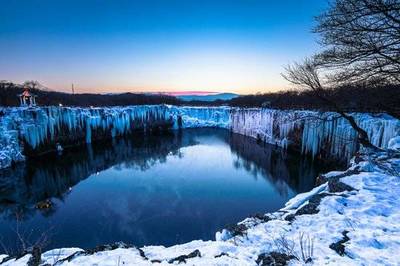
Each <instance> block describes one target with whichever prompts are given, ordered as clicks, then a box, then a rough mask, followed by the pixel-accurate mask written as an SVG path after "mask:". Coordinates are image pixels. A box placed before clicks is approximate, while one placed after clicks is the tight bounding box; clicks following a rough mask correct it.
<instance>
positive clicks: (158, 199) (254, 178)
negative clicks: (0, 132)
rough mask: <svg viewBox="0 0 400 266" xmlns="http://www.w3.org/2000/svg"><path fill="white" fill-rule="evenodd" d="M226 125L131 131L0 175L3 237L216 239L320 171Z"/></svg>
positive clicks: (74, 241)
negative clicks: (149, 132) (136, 133)
mask: <svg viewBox="0 0 400 266" xmlns="http://www.w3.org/2000/svg"><path fill="white" fill-rule="evenodd" d="M327 170H328V169H326V168H324V165H323V164H321V162H318V163H315V162H314V163H312V162H311V161H310V160H307V159H305V158H303V157H301V156H299V155H297V154H291V153H288V152H282V150H280V149H278V148H275V147H274V146H271V145H259V144H257V143H256V141H255V140H254V139H251V138H248V137H244V136H241V135H237V134H232V133H230V132H229V131H227V130H222V129H220V130H216V129H195V130H183V131H182V132H175V133H171V134H168V135H161V136H148V137H143V136H132V137H130V138H129V139H128V138H124V139H115V140H113V141H109V142H101V143H96V144H93V145H92V146H81V147H75V148H71V149H66V150H65V151H64V153H63V155H56V154H50V155H46V156H43V157H40V158H36V159H34V160H29V161H27V163H25V164H21V165H17V167H15V168H14V169H6V170H3V171H0V235H1V239H2V241H3V243H7V246H9V247H12V246H13V245H14V246H15V245H16V244H15V243H16V241H17V240H16V239H17V237H16V233H15V231H16V228H18V231H19V232H20V234H22V235H23V236H24V237H25V238H26V239H28V240H29V241H30V242H35V241H36V240H37V239H38V238H39V236H40V235H45V236H46V239H48V241H46V242H47V243H46V247H45V249H46V250H47V249H51V248H56V247H82V248H90V247H94V246H96V245H100V244H105V243H111V242H116V241H124V242H126V243H130V244H134V245H137V246H142V245H156V244H161V245H166V246H169V245H173V244H178V243H183V242H187V241H190V240H194V239H203V240H208V239H214V237H215V232H216V231H218V230H221V229H222V228H224V227H225V226H226V225H228V224H234V223H237V222H239V221H241V220H243V219H244V218H246V217H248V216H249V215H252V214H255V213H265V212H272V211H275V210H277V209H279V208H281V207H283V206H284V204H285V202H286V201H287V200H288V199H290V198H292V197H293V196H294V195H296V194H297V193H300V192H304V191H308V190H310V189H311V188H312V187H313V185H314V181H315V178H316V176H317V175H318V173H320V172H324V171H327Z"/></svg>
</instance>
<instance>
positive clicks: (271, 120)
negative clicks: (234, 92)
mask: <svg viewBox="0 0 400 266" xmlns="http://www.w3.org/2000/svg"><path fill="white" fill-rule="evenodd" d="M353 116H354V117H355V118H356V120H357V122H358V123H359V124H360V126H361V127H362V128H363V129H365V130H366V131H367V133H368V135H369V137H370V140H371V142H372V143H373V144H374V145H376V146H378V147H381V148H385V149H386V148H388V145H389V141H390V139H392V138H394V137H396V136H399V135H400V121H399V120H397V119H394V118H393V117H390V116H388V115H374V116H373V115H369V114H353ZM161 125H167V126H168V125H170V127H171V128H174V129H178V128H194V127H217V128H225V129H229V130H231V131H233V132H235V133H239V134H242V135H246V136H250V137H253V138H257V139H260V140H262V141H264V142H267V143H271V144H276V145H279V146H281V147H283V148H287V147H288V146H297V148H298V149H300V150H301V151H302V152H303V153H305V154H311V155H313V156H317V155H318V154H320V153H321V152H322V151H324V152H323V153H325V154H327V155H328V156H331V157H336V158H339V159H342V160H345V161H348V160H349V159H350V158H351V157H352V156H353V155H354V153H355V152H356V151H357V150H358V143H357V141H356V134H355V132H354V130H353V129H352V128H351V127H350V125H349V124H348V122H347V121H346V120H344V119H343V118H338V116H337V115H336V114H335V113H318V112H314V111H292V110H290V111H281V110H273V109H260V108H247V109H243V108H230V107H224V106H222V107H187V106H186V107H185V106H183V107H180V106H179V107H178V106H167V105H143V106H126V107H102V108H78V107H55V106H50V107H35V108H26V107H23V108H21V107H19V108H2V109H0V168H4V167H8V166H10V165H11V164H12V162H19V161H22V160H24V155H23V154H24V149H25V150H26V149H27V148H29V149H31V150H35V149H38V148H40V147H42V146H45V149H54V150H55V149H56V147H57V143H59V145H61V146H63V145H64V144H65V143H63V142H65V141H69V142H72V143H76V142H79V141H81V142H87V143H90V142H91V141H92V140H93V139H95V138H104V137H116V136H121V135H124V134H129V133H130V132H132V131H134V130H137V129H140V130H149V129H151V128H155V127H158V126H161ZM391 145H392V146H391V147H394V148H396V147H397V146H396V144H391ZM24 146H25V147H24Z"/></svg>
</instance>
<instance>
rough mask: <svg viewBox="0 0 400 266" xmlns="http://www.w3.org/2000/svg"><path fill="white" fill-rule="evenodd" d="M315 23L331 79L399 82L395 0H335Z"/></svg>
mask: <svg viewBox="0 0 400 266" xmlns="http://www.w3.org/2000/svg"><path fill="white" fill-rule="evenodd" d="M317 23H318V24H317V26H316V27H315V28H314V32H316V33H318V34H319V35H320V37H321V43H322V45H323V47H324V49H323V51H322V52H321V53H319V54H317V56H316V60H317V61H318V64H322V65H323V66H324V68H327V69H330V70H332V75H331V76H330V78H331V80H333V81H335V82H345V83H348V82H354V81H356V82H359V81H363V82H364V81H379V82H384V83H395V84H399V83H400V1H399V0H336V1H334V2H333V3H332V4H331V5H330V8H329V9H328V10H327V11H326V12H324V13H322V14H321V15H320V16H318V17H317Z"/></svg>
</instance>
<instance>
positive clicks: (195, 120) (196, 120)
mask: <svg viewBox="0 0 400 266" xmlns="http://www.w3.org/2000/svg"><path fill="white" fill-rule="evenodd" d="M169 110H170V113H172V114H173V116H174V121H175V123H174V128H175V129H178V128H195V127H216V128H226V129H229V128H230V125H231V115H230V113H231V108H229V107H226V106H221V107H189V106H180V107H178V106H169Z"/></svg>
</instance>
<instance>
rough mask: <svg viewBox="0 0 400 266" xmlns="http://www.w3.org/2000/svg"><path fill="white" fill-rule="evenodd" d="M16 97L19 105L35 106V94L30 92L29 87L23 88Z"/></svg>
mask: <svg viewBox="0 0 400 266" xmlns="http://www.w3.org/2000/svg"><path fill="white" fill-rule="evenodd" d="M18 97H19V102H20V105H21V106H36V97H37V95H35V94H33V93H31V92H30V91H29V88H24V91H23V92H22V93H21V94H18Z"/></svg>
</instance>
